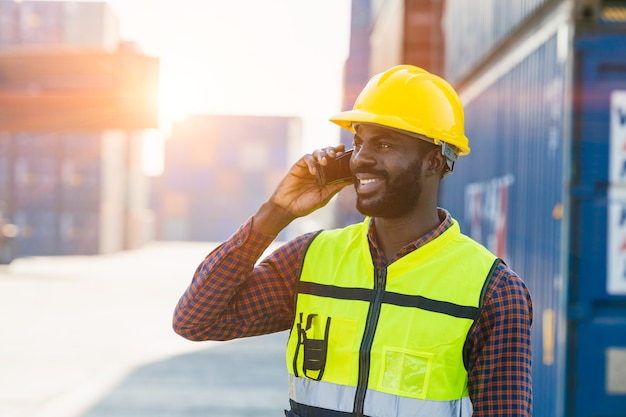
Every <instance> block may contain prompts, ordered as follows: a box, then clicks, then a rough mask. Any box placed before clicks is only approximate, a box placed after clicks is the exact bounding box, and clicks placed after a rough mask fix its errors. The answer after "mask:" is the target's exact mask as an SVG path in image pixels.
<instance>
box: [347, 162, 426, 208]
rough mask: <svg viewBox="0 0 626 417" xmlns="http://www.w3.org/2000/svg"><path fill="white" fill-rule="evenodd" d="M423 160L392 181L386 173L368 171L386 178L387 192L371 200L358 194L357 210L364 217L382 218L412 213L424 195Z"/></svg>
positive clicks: (413, 164) (414, 163)
mask: <svg viewBox="0 0 626 417" xmlns="http://www.w3.org/2000/svg"><path fill="white" fill-rule="evenodd" d="M422 160H423V158H418V159H417V160H416V161H415V162H413V163H412V164H411V165H410V166H409V168H408V169H407V170H406V171H405V172H404V173H403V174H400V175H398V176H397V177H395V178H393V179H392V180H389V177H388V175H387V173H385V172H374V171H368V172H370V173H373V174H375V175H378V176H381V177H382V178H384V180H385V191H384V193H383V194H382V195H381V196H377V197H371V198H372V199H371V200H369V198H370V197H367V196H363V197H362V196H360V195H359V194H358V193H357V195H356V208H357V210H358V211H359V212H360V213H361V214H363V215H364V216H370V217H381V218H398V217H402V216H404V215H405V214H407V213H409V212H411V210H413V209H414V208H415V206H416V205H417V202H418V200H419V198H420V195H421V194H422V182H421V174H420V168H421V165H422ZM357 172H359V171H357ZM360 172H365V171H364V170H363V171H360Z"/></svg>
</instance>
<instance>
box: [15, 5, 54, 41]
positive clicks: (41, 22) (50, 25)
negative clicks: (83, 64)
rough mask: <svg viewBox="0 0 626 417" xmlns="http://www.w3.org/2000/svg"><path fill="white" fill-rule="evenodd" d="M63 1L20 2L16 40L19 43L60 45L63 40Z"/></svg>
mask: <svg viewBox="0 0 626 417" xmlns="http://www.w3.org/2000/svg"><path fill="white" fill-rule="evenodd" d="M64 17H65V13H64V10H63V2H60V1H58V2H47V1H26V2H23V3H21V4H20V10H19V27H18V31H19V33H18V42H19V44H21V45H60V44H63V41H64V29H63V25H64V23H65V22H64V21H65V19H64Z"/></svg>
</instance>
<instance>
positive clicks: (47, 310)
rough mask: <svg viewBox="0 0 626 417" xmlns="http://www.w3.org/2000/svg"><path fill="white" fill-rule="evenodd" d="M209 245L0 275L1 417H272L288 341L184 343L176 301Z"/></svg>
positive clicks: (40, 263)
mask: <svg viewBox="0 0 626 417" xmlns="http://www.w3.org/2000/svg"><path fill="white" fill-rule="evenodd" d="M213 246H214V245H211V244H207V243H182V242H181V243H161V242H158V243H152V244H150V245H148V246H146V247H145V248H142V249H139V250H134V251H127V252H120V253H115V254H110V255H100V256H86V257H38V258H24V259H17V260H16V261H14V262H13V263H12V264H11V265H8V266H0V332H1V337H2V341H3V342H2V343H0V369H2V372H0V416H2V417H101V416H102V417H104V416H115V417H126V416H129V417H130V416H133V417H143V416H151V417H155V416H163V417H165V416H168V417H169V416H177V417H187V416H219V417H235V416H237V417H240V416H241V417H244V416H256V417H261V416H263V417H264V416H267V417H270V416H278V415H281V413H282V409H283V408H285V407H286V403H287V382H286V369H285V363H284V346H285V343H286V338H287V334H286V333H279V334H276V335H271V336H262V337H256V338H249V339H242V340H237V341H232V342H201V343H196V342H190V341H187V340H184V339H183V338H181V337H179V336H177V335H176V334H175V333H174V332H173V331H172V330H171V315H172V311H173V308H174V305H175V303H176V302H177V300H178V297H179V296H180V295H181V294H182V292H183V290H184V289H185V287H186V286H187V285H188V284H189V282H190V280H191V277H192V275H193V272H194V270H195V268H196V266H197V265H198V263H199V262H200V261H201V260H202V259H203V257H204V256H205V255H206V254H207V253H208V252H209V250H210V249H212V247H213Z"/></svg>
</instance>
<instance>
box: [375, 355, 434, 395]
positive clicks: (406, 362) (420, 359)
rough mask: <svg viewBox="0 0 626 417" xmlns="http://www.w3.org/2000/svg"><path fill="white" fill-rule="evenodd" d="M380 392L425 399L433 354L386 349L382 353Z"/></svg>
mask: <svg viewBox="0 0 626 417" xmlns="http://www.w3.org/2000/svg"><path fill="white" fill-rule="evenodd" d="M382 362H383V363H382V366H381V368H380V372H381V375H380V379H379V388H378V389H379V391H383V392H387V393H390V394H394V395H403V396H407V397H413V398H418V399H425V398H426V394H427V391H428V381H429V379H430V373H431V368H432V363H433V354H432V353H430V352H418V351H413V350H409V349H400V348H392V347H385V348H383V352H382Z"/></svg>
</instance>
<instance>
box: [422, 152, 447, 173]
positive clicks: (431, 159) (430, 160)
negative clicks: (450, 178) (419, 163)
mask: <svg viewBox="0 0 626 417" xmlns="http://www.w3.org/2000/svg"><path fill="white" fill-rule="evenodd" d="M425 159H426V163H427V167H426V168H427V171H428V173H429V174H434V175H439V176H443V174H444V172H445V170H446V167H447V161H446V157H445V156H444V155H443V154H442V153H441V148H439V147H437V148H435V149H432V150H431V151H430V152H429V153H428V154H427V155H426V158H425Z"/></svg>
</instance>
